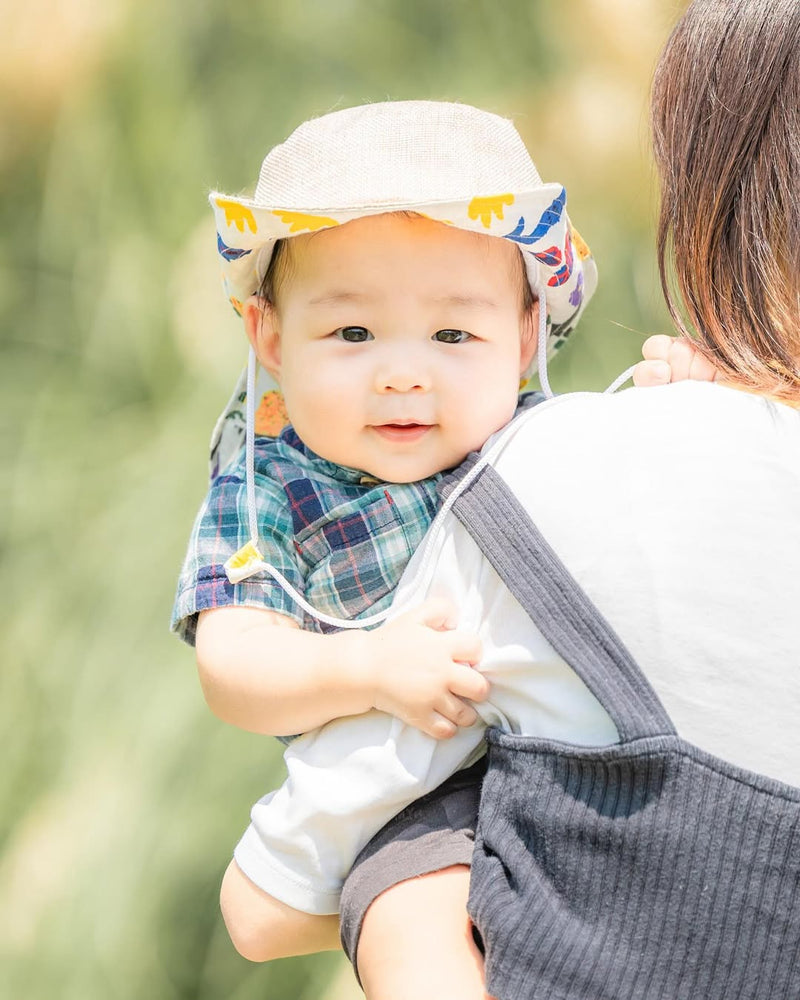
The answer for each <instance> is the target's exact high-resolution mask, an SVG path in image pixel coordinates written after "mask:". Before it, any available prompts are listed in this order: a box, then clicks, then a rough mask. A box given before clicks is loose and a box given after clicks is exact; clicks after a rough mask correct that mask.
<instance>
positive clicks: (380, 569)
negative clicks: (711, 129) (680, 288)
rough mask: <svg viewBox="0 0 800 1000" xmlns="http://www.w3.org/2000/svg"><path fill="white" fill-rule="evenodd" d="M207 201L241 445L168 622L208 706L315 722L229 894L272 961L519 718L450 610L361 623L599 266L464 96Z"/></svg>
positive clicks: (319, 146) (215, 486)
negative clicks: (269, 419)
mask: <svg viewBox="0 0 800 1000" xmlns="http://www.w3.org/2000/svg"><path fill="white" fill-rule="evenodd" d="M212 204H213V206H214V208H215V212H216V215H217V222H218V230H219V235H218V245H219V250H220V254H221V256H222V260H223V268H224V271H225V280H226V283H227V286H228V291H229V295H230V297H231V299H232V300H233V301H234V304H235V305H236V306H237V308H238V309H239V311H240V312H241V314H242V317H243V320H244V326H245V330H246V332H247V335H248V337H249V340H250V343H251V347H252V351H251V365H250V379H249V391H248V395H247V402H248V406H249V417H248V420H247V422H246V423H247V432H248V434H247V439H248V440H247V446H246V447H245V448H241V447H239V448H238V449H237V447H236V445H238V443H239V442H238V439H237V436H236V434H235V433H234V434H233V441H234V447H231V434H230V424H231V421H230V420H227V421H226V420H223V422H222V424H221V425H220V429H219V433H218V446H219V447H218V449H217V454H216V463H217V465H218V467H219V468H218V472H219V474H218V475H217V476H216V477H215V478H214V479H213V481H212V485H211V489H210V491H209V493H208V496H207V497H206V500H205V502H204V504H203V507H202V508H201V511H200V513H199V515H198V518H197V520H196V523H195V528H194V531H193V534H192V538H191V541H190V546H189V552H188V554H187V557H186V561H185V565H184V570H183V574H182V576H181V580H180V584H179V589H178V596H177V599H176V605H175V610H174V615H173V627H174V628H175V630H176V631H177V632H178V633H179V634H180V635H181V636H182V637H184V638H185V639H187V641H190V642H196V652H197V661H198V666H199V670H200V677H201V682H202V685H203V689H204V692H205V694H206V697H207V699H208V702H209V704H210V705H211V707H212V709H213V710H214V711H215V712H216V713H217V714H218V715H219V716H220V717H221V718H223V719H224V720H226V721H228V722H231V723H233V724H235V725H238V726H241V727H243V728H246V729H250V730H253V731H257V732H263V733H270V734H273V735H277V736H279V737H282V738H285V739H287V740H288V738H289V737H290V735H291V734H296V733H305V734H307V735H306V736H303V737H301V738H300V739H298V740H295V741H294V742H293V743H292V746H291V747H290V749H289V750H288V751H287V766H288V768H289V779H288V780H287V782H286V783H285V784H284V786H283V787H282V788H281V789H280V790H279V791H278V792H276V793H273V794H272V795H270V796H267V797H266V798H265V799H262V800H261V802H260V803H258V804H257V805H256V806H255V807H254V809H253V814H252V815H253V822H252V823H251V825H250V827H249V828H248V830H247V831H246V833H245V834H244V836H243V837H242V840H241V841H240V843H239V845H238V846H237V848H236V852H235V855H234V858H235V860H234V862H232V864H231V867H230V868H229V871H228V874H227V875H226V880H225V883H224V886H223V910H224V911H225V914H226V919H227V920H228V924H229V929H230V930H231V933H232V936H233V938H234V942H235V943H236V944H237V947H239V948H240V950H241V951H242V952H243V954H246V955H247V956H248V957H251V958H261V959H263V958H271V957H278V956H279V955H281V954H296V953H299V952H301V951H313V950H318V949H319V948H320V947H329V946H331V943H332V936H331V935H332V934H333V933H335V919H334V920H333V921H331V920H320V919H319V918H317V919H316V922H315V918H314V917H308V916H307V915H309V914H314V915H320V914H334V913H336V911H337V908H338V901H339V892H340V890H341V884H342V880H343V878H344V876H345V875H346V873H347V871H348V870H349V867H350V865H351V863H352V861H353V859H354V858H355V855H356V854H357V852H358V851H359V849H360V848H361V847H362V846H363V845H364V844H365V843H366V842H367V841H368V840H369V839H370V837H371V836H372V835H373V834H374V833H375V832H376V831H377V830H378V829H379V828H380V827H381V826H382V825H383V823H384V822H386V820H387V819H389V818H390V817H391V816H392V815H394V814H395V813H397V812H398V811H399V810H400V809H402V808H403V807H404V806H405V805H407V804H408V803H409V802H411V801H413V800H414V799H415V798H417V797H419V796H421V795H423V794H424V793H425V792H426V791H428V790H430V789H432V788H434V787H436V785H438V784H439V783H441V782H442V781H443V780H444V779H445V778H446V777H447V776H448V774H450V773H452V772H453V771H454V770H457V769H458V768H461V767H465V766H467V765H469V764H470V763H472V762H473V761H474V760H475V759H476V758H477V757H479V756H480V754H481V752H482V739H481V734H482V729H483V727H484V726H485V724H486V723H487V722H491V723H494V724H502V725H505V726H507V727H511V728H512V729H514V728H516V729H517V730H518V728H519V726H520V725H521V722H520V720H524V718H525V711H526V709H525V705H526V704H527V702H526V699H528V701H529V700H530V694H529V693H526V692H525V690H524V684H523V685H522V686H521V687H520V686H519V685H517V686H516V687H515V688H514V689H513V690H512V689H511V688H509V687H505V688H504V685H503V683H502V679H500V682H499V683H498V684H497V691H495V688H494V684H495V680H496V678H497V677H498V675H497V673H495V674H494V675H493V676H492V683H493V687H492V697H491V700H487V699H489V694H490V684H489V681H488V680H487V674H488V675H491V670H487V669H486V666H485V664H484V660H483V658H482V657H483V650H482V643H481V640H480V638H479V636H478V634H477V628H476V627H471V628H464V627H461V628H455V627H453V626H454V625H455V624H456V622H457V619H458V616H457V615H456V613H455V610H454V609H453V608H450V607H448V606H447V605H445V604H443V603H441V602H439V601H436V600H430V601H428V602H426V603H425V604H423V605H422V606H419V607H415V608H413V609H412V610H405V611H403V609H400V613H395V615H394V617H393V618H392V619H391V621H389V622H387V623H386V624H383V625H381V627H379V628H376V629H371V630H367V629H366V628H365V627H364V626H365V625H368V624H374V623H375V622H376V620H377V619H378V618H380V617H381V616H380V614H379V613H380V612H383V611H384V610H385V609H387V608H388V606H389V604H390V603H391V601H392V597H393V594H394V590H395V587H396V586H397V584H398V581H399V579H400V576H401V574H402V572H403V570H404V568H405V567H406V565H407V563H408V561H409V559H410V558H411V556H412V554H413V553H414V551H415V550H416V549H417V547H418V546H419V545H420V543H421V542H422V540H423V538H424V536H425V533H426V531H427V529H428V527H429V525H430V523H431V521H432V519H433V516H434V514H435V512H436V509H437V506H438V497H437V486H438V484H439V482H440V480H441V474H442V473H443V472H444V471H446V470H449V469H452V468H454V467H456V466H458V465H459V464H460V463H461V462H462V461H463V460H464V459H465V458H466V456H467V455H468V454H470V453H471V452H474V451H478V450H480V449H481V448H482V447H483V445H484V444H485V443H486V442H487V440H488V439H489V438H491V436H492V435H493V434H494V433H495V432H497V431H499V430H500V429H501V428H503V427H504V426H505V425H506V424H507V423H508V422H509V421H511V420H512V418H513V416H514V414H515V411H516V409H517V407H518V405H519V402H520V390H521V386H524V384H525V382H526V380H527V376H528V373H529V370H530V367H531V363H532V361H533V359H534V356H535V354H536V350H537V342H538V345H539V352H540V358H543V357H544V354H545V352H546V351H548V350H553V349H555V348H557V347H559V346H560V345H561V344H562V343H563V342H564V340H565V339H566V337H567V336H568V335H569V333H570V332H571V330H572V329H573V327H574V325H575V323H576V322H577V319H578V317H579V315H580V313H581V311H582V309H583V307H584V305H585V303H586V301H587V299H588V297H589V296H590V295H591V293H592V291H593V290H594V286H595V283H596V270H595V267H594V262H593V260H592V258H591V255H590V254H589V250H588V248H587V247H586V245H585V244H584V243H583V241H582V240H581V239H580V237H579V236H578V234H577V232H576V231H575V230H574V229H573V228H572V226H571V224H570V222H569V220H568V217H567V215H566V207H565V206H566V195H565V192H564V189H563V188H562V187H561V186H560V185H557V184H543V183H542V181H541V180H540V178H539V175H538V173H537V171H536V169H535V167H534V165H533V163H532V162H531V160H530V157H529V156H528V153H527V151H526V150H525V148H524V145H523V144H522V142H521V140H520V138H519V136H518V135H517V133H516V131H515V130H514V128H513V126H512V125H511V124H510V123H509V122H507V121H504V120H503V119H500V118H498V117H496V116H494V115H491V114H488V113H486V112H483V111H479V110H477V109H475V108H470V107H467V106H465V105H454V104H443V103H435V102H403V103H394V104H393V103H386V104H377V105H370V106H366V107H360V108H353V109H349V110H346V111H340V112H336V113H333V114H330V115H327V116H325V117H323V118H321V119H317V120H315V121H311V122H307V123H305V124H304V125H303V126H301V127H300V128H299V129H298V130H297V131H296V132H295V133H294V134H293V135H292V136H291V137H290V138H289V139H288V140H287V141H286V142H285V143H284V144H283V145H281V146H278V147H276V148H275V149H274V150H272V152H271V153H270V154H269V155H268V156H267V158H266V159H265V161H264V164H263V167H262V171H261V177H260V180H259V184H258V187H257V189H256V193H255V197H254V199H253V200H246V199H243V198H233V197H228V196H223V195H219V194H215V195H212ZM256 359H257V361H258V363H260V365H261V366H262V367H263V368H264V369H266V370H267V371H268V372H269V373H270V374H271V375H272V377H273V378H274V379H275V381H276V382H277V383H278V385H279V386H280V390H281V393H282V396H283V400H284V402H285V406H286V411H287V413H288V417H289V419H290V421H291V423H290V425H289V426H287V427H286V428H285V429H284V430H283V431H281V432H280V434H278V436H276V437H271V436H258V437H255V436H254V433H253V424H254V415H253V410H254V404H255V395H256V393H255V360H256ZM540 367H541V365H540ZM543 376H544V377H543V385H545V386H546V384H547V383H546V374H544V373H543ZM656 377H657V376H656ZM239 397H240V394H237V396H236V397H235V400H234V405H233V407H232V408H230V409H229V416H230V415H231V414H234V419H233V423H236V416H235V414H237V413H238V404H239V403H240V398H239ZM543 398H544V397H543V396H542V395H541V394H533V395H529V396H527V397H525V398H524V402H526V403H527V404H528V405H531V404H534V403H537V402H540V401H541V400H542V399H543ZM220 449H221V450H220ZM226 451H227V454H226ZM342 619H347V620H348V621H343V620H342ZM350 624H355V625H356V626H357V627H356V628H355V629H342V630H340V631H335V632H331V628H332V627H336V626H343V625H350ZM524 658H525V657H524V655H523V656H522V660H524ZM522 660H519V662H517V663H516V664H515V669H516V673H517V676H519V675H520V672H522V673H524V663H522ZM479 663H480V664H481V669H480V670H478V669H475V668H476V666H477V665H478V664H479ZM562 681H563V684H564V685H565V687H564V690H563V691H562V695H563V698H564V706H563V707H562V708H561V709H560V711H563V712H565V713H569V714H570V715H571V716H572V717H574V713H576V712H579V713H580V712H582V713H584V714H585V716H586V718H587V720H588V721H587V726H588V729H589V730H592V727H594V730H595V731H596V734H597V739H598V741H601V740H603V739H604V738H607V737H608V735H609V734H608V732H607V731H606V730H607V727H608V721H607V717H606V716H605V714H604V713H603V712H599V711H597V706H596V705H595V704H594V702H593V699H592V697H591V696H590V695H588V692H583V691H575V690H568V689H569V685H570V684H571V681H570V680H569V678H568V677H567V674H566V673H565V675H564V677H563V678H562ZM504 691H505V694H504V693H503V692H504ZM479 711H480V712H481V716H480V717H479ZM555 714H556V715H557V714H558V713H557V712H556V713H555ZM319 727H324V728H323V729H321V730H319ZM317 730H319V731H317ZM431 737H433V739H431ZM444 748H446V751H445V750H444ZM255 887H258V888H257V889H256V888H255ZM243 896H244V897H246V900H247V902H246V904H245V907H244V909H243V908H242V903H241V900H242V899H243ZM312 925H313V926H314V927H317V928H319V930H318V932H317V931H309V928H310V927H311V926H312ZM301 938H302V942H301V943H299V942H300V939H301Z"/></svg>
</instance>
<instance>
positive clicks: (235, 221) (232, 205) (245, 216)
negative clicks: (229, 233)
mask: <svg viewBox="0 0 800 1000" xmlns="http://www.w3.org/2000/svg"><path fill="white" fill-rule="evenodd" d="M215 200H216V203H217V208H221V209H222V211H223V212H224V213H225V225H226V226H236V228H237V229H238V230H239V232H240V233H243V232H244V227H245V226H247V228H248V229H249V230H250V232H251V233H255V232H258V227H257V226H256V220H255V216H254V215H253V213H252V212H251V211H250V209H249V208H245V206H244V205H240V204H239V202H238V201H226V199H225V198H217V199H215Z"/></svg>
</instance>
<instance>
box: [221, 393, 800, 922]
mask: <svg viewBox="0 0 800 1000" xmlns="http://www.w3.org/2000/svg"><path fill="white" fill-rule="evenodd" d="M495 448H496V449H497V450H496V452H495V451H494V449H495ZM489 449H492V450H493V454H494V457H493V459H492V464H493V465H494V467H495V468H496V470H497V471H498V472H499V473H500V474H501V475H502V476H503V478H504V479H505V480H506V482H507V483H508V485H509V486H510V488H511V489H512V491H513V492H514V493H515V494H516V496H517V498H518V499H519V500H520V501H521V502H522V504H523V506H524V507H525V508H526V510H527V511H528V513H529V514H530V516H531V517H532V519H533V520H534V521H535V523H536V524H537V526H538V527H539V529H540V531H541V532H542V534H543V535H544V536H545V538H546V539H547V540H548V541H549V543H550V544H551V545H552V546H553V548H554V549H555V551H556V552H557V553H558V555H559V556H560V557H561V559H562V560H563V561H564V563H565V564H566V566H567V568H568V569H569V570H570V572H571V573H572V574H573V576H574V577H575V578H576V579H577V581H578V582H579V583H580V584H581V586H582V587H583V589H584V590H585V591H586V592H587V594H588V595H589V597H590V598H591V599H592V600H593V601H594V603H595V604H596V605H597V607H598V608H599V610H600V611H601V613H602V614H603V615H604V616H605V617H606V618H607V619H608V621H609V622H610V623H611V625H612V626H613V628H614V629H615V630H616V631H617V633H618V634H619V635H620V637H621V638H622V639H623V641H624V642H625V643H626V645H627V646H628V648H629V649H630V651H631V653H632V654H633V656H634V658H635V659H636V660H637V661H638V663H639V665H640V666H641V668H642V669H643V671H644V672H645V674H646V675H647V677H648V679H649V681H650V683H651V684H652V686H653V687H654V689H655V690H656V692H657V693H658V695H659V696H660V698H661V700H662V701H663V703H664V705H665V707H666V709H667V712H668V713H669V714H670V716H671V717H672V720H673V722H674V723H675V726H676V728H677V730H678V732H679V733H680V735H681V736H683V737H684V738H685V739H687V740H690V741H691V742H694V743H696V744H697V745H699V746H701V747H702V748H704V749H705V750H707V751H709V752H711V753H714V754H717V755H718V756H720V757H723V758H725V759H727V760H730V761H732V762H733V763H736V764H738V765H740V766H742V767H745V768H749V769H751V770H755V771H759V772H761V773H764V774H767V775H769V776H771V777H774V778H778V779H780V780H783V781H786V782H788V783H790V784H794V785H798V786H800V726H798V725H797V719H798V716H799V715H800V574H799V573H798V565H800V412H798V411H796V410H793V409H790V408H788V407H786V406H782V405H780V404H775V403H770V402H768V401H766V400H764V399H761V398H759V397H756V396H753V395H750V394H746V393H742V392H738V391H735V390H732V389H727V388H724V387H720V386H717V385H711V384H707V383H691V382H685V383H680V384H678V385H670V386H664V387H661V388H657V389H644V390H643V389H632V390H628V391H626V392H622V393H618V394H617V395H614V396H607V395H598V394H593V393H580V394H572V395H566V396H560V397H558V398H556V399H554V400H551V401H549V402H547V403H543V404H541V405H540V406H538V407H536V408H535V409H533V410H532V411H529V412H528V413H526V414H523V415H522V416H521V417H519V418H517V420H515V421H514V422H513V423H512V424H511V425H510V426H509V428H507V429H506V430H504V431H503V432H501V433H500V434H499V435H497V436H496V438H495V439H493V441H491V442H489V443H488V444H487V446H486V449H484V450H485V451H486V450H489ZM421 567H432V574H433V575H432V577H431V579H430V582H429V583H428V584H426V585H424V586H423V585H421V583H424V581H420V579H419V573H420V571H421ZM434 593H436V594H442V595H445V596H448V597H449V598H450V599H451V600H453V602H454V603H455V604H456V606H457V607H458V608H459V609H460V613H461V619H460V624H461V625H462V626H463V627H466V628H469V629H475V630H477V631H478V632H479V633H480V635H481V637H482V640H483V646H484V655H483V659H482V661H481V665H480V669H481V670H482V671H484V672H485V673H486V675H487V676H488V677H489V679H490V680H491V682H492V690H491V695H490V699H489V701H488V702H486V703H484V704H482V705H480V706H478V708H479V711H480V714H481V716H482V719H483V720H484V723H487V724H490V725H500V726H502V727H504V728H506V729H508V730H511V731H513V732H522V733H528V734H536V735H542V736H548V737H551V738H555V739H563V740H567V741H570V742H575V743H579V744H583V745H603V744H608V743H611V742H614V741H615V740H616V739H617V734H616V730H615V728H614V726H613V723H612V722H611V720H610V718H609V717H608V715H607V714H606V712H605V711H604V710H603V709H602V707H601V706H600V705H599V704H598V703H597V701H596V700H595V698H594V696H593V695H592V694H591V693H590V692H589V691H588V689H587V688H586V687H585V686H584V685H583V683H582V682H581V681H580V680H579V678H577V676H576V675H575V674H574V673H573V671H572V670H571V669H570V668H569V667H568V665H566V664H565V663H564V662H563V661H562V660H561V658H560V657H559V656H558V655H557V654H556V653H555V651H554V650H553V649H552V647H551V646H550V645H549V644H548V643H547V642H546V640H545V639H544V638H543V637H542V635H541V633H539V631H538V629H537V628H536V626H535V625H534V624H533V623H532V622H531V621H530V620H529V619H528V618H527V616H526V615H525V614H524V613H523V612H522V609H521V608H520V607H519V605H518V603H517V602H516V600H515V599H514V598H513V597H512V595H511V594H510V593H509V592H508V590H507V589H506V588H505V586H504V585H503V584H502V583H501V582H500V580H499V578H498V577H497V575H496V574H495V572H494V570H493V569H492V568H491V566H489V565H488V563H487V562H486V560H485V559H483V557H482V556H481V554H480V552H479V550H478V548H477V546H476V544H475V542H474V541H473V540H472V539H471V538H470V536H469V535H468V533H467V532H466V530H465V529H464V528H463V527H462V526H461V525H460V523H459V522H458V521H457V520H456V518H455V517H454V516H453V515H446V516H445V517H444V518H443V519H442V520H441V521H440V522H439V527H438V528H437V526H436V524H435V525H434V527H432V529H431V531H430V532H429V536H428V541H427V543H426V546H425V547H424V548H423V549H422V550H420V552H418V553H417V556H415V558H414V559H413V560H412V562H411V563H410V564H409V567H408V569H407V571H406V574H405V575H404V578H403V581H402V582H401V584H400V587H399V588H398V592H397V596H396V600H395V606H396V607H397V606H403V605H405V603H406V602H407V601H408V600H409V599H410V598H411V597H413V598H414V599H417V600H419V599H422V598H423V597H425V596H428V595H430V594H434ZM482 729H483V723H482V724H481V725H480V726H474V727H471V728H469V729H464V730H459V732H458V734H457V735H456V737H454V738H453V739H452V740H446V741H439V742H437V741H434V740H432V739H430V738H429V737H426V736H424V735H422V734H421V733H419V731H418V730H416V729H412V728H410V727H407V726H403V725H402V724H401V723H400V722H399V721H398V720H396V719H393V718H391V717H389V716H385V715H383V714H382V713H379V712H371V713H368V714H366V715H363V716H358V717H355V718H352V719H345V720H336V721H335V722H333V723H329V724H328V725H327V726H325V727H323V728H322V729H320V730H317V731H316V732H314V733H310V734H308V735H306V736H304V737H302V738H301V739H300V740H298V741H297V742H296V743H295V744H294V745H293V746H292V747H291V748H290V749H289V751H287V755H286V760H287V766H288V769H289V778H288V780H287V782H286V783H285V784H284V786H282V788H281V789H279V790H278V791H277V792H275V793H272V794H271V795H269V796H267V797H266V798H265V799H262V800H261V802H260V803H258V804H257V805H256V806H254V808H253V813H252V819H253V822H252V824H251V826H250V827H249V828H248V830H247V832H246V833H245V835H244V836H243V838H242V840H241V841H240V843H239V845H238V847H237V849H236V854H235V856H236V860H237V863H238V864H239V866H240V867H241V868H242V870H243V871H244V872H245V874H246V875H247V876H248V877H249V878H251V879H252V881H254V882H255V883H256V884H257V885H259V886H261V887H262V888H263V889H264V890H265V891H267V892H269V893H270V894H272V895H274V896H277V897H278V898H280V899H282V900H283V901H285V902H287V903H289V905H291V906H294V907H296V908H298V909H303V910H308V911H309V912H319V913H322V912H333V911H335V910H336V908H337V904H338V893H339V889H340V887H341V883H342V880H343V878H344V876H345V875H346V873H347V871H348V870H349V867H350V865H351V864H352V861H353V859H354V858H355V855H356V853H357V852H358V850H360V848H361V847H362V846H363V845H364V843H366V841H367V840H368V839H369V838H370V837H371V836H372V835H373V834H374V833H375V832H376V831H377V830H378V829H379V828H380V827H381V826H382V825H383V823H385V822H386V821H387V820H388V819H389V818H390V817H391V816H392V815H394V814H395V813H396V812H398V811H399V810H400V809H401V808H403V807H404V806H405V805H406V804H407V803H408V802H410V801H412V800H413V799H415V798H417V797H419V796H420V795H422V794H424V793H425V792H426V791H428V790H430V789H431V788H434V787H436V785H438V784H439V783H440V782H441V781H442V780H443V779H444V778H445V777H446V776H447V775H448V774H450V773H451V772H452V771H454V770H455V769H457V768H458V767H461V766H463V765H464V764H465V763H468V762H469V761H470V760H472V759H474V757H475V756H476V755H477V754H478V753H480V750H481V747H482Z"/></svg>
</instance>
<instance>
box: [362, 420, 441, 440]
mask: <svg viewBox="0 0 800 1000" xmlns="http://www.w3.org/2000/svg"><path fill="white" fill-rule="evenodd" d="M432 426H433V425H432V424H417V423H414V422H413V421H408V420H401V421H397V422H396V423H386V424H373V425H372V429H373V430H374V431H375V433H376V434H377V435H379V437H382V438H383V439H384V440H386V441H392V442H395V443H401V444H402V443H403V442H407V443H409V444H410V443H413V442H415V441H419V440H420V438H423V437H424V436H425V435H426V434H427V433H428V431H429V430H430V429H431V427H432Z"/></svg>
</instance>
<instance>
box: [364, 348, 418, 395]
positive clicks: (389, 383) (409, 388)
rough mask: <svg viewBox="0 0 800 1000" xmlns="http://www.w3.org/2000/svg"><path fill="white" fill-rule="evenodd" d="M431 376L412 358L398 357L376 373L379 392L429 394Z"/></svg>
mask: <svg viewBox="0 0 800 1000" xmlns="http://www.w3.org/2000/svg"><path fill="white" fill-rule="evenodd" d="M429 388H430V376H429V375H428V373H427V372H425V371H424V370H423V368H422V367H421V366H420V365H418V364H415V363H414V361H413V358H412V357H410V356H405V357H403V356H402V355H401V354H399V353H398V356H396V357H395V358H393V359H392V361H391V362H389V363H385V364H383V365H381V367H380V368H379V369H378V370H377V371H376V372H375V389H376V391H377V392H427V390H428V389H429Z"/></svg>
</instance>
